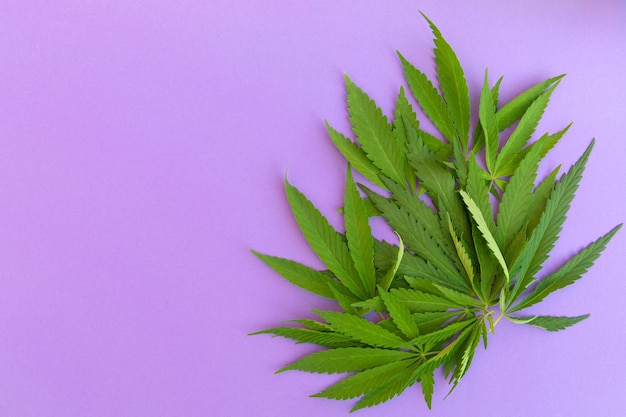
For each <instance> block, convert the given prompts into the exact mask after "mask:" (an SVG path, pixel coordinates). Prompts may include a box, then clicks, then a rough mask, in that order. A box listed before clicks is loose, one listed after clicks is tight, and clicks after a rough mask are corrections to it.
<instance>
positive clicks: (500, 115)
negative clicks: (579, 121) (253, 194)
mask: <svg viewBox="0 0 626 417" xmlns="http://www.w3.org/2000/svg"><path fill="white" fill-rule="evenodd" d="M424 18H425V19H426V21H427V24H428V25H429V27H430V29H431V31H432V34H433V37H434V44H435V49H434V55H435V67H436V68H435V69H436V74H437V80H436V81H432V80H430V79H428V77H427V76H426V75H425V73H424V72H422V71H420V70H419V69H417V68H416V67H415V66H414V65H413V64H411V63H410V62H409V61H407V59H406V58H405V57H404V56H403V55H402V54H401V53H399V52H398V56H399V59H400V65H401V66H402V69H403V71H404V75H405V78H406V81H407V84H408V87H409V90H410V92H411V95H412V97H413V99H415V102H416V103H417V105H418V106H419V108H420V109H421V110H422V112H423V114H424V115H425V116H426V117H427V118H428V119H429V120H430V121H431V122H432V125H433V126H434V127H435V129H436V130H438V132H434V133H428V132H426V131H424V130H422V128H421V127H420V122H419V120H418V115H417V114H416V112H415V111H414V109H413V106H412V104H411V101H410V97H407V94H406V93H405V89H404V87H400V89H399V93H398V96H397V99H396V102H395V109H394V111H393V117H392V118H389V119H388V118H387V116H386V115H385V114H383V112H382V110H381V108H380V107H379V106H378V105H377V104H376V103H375V102H374V100H372V99H371V98H370V97H369V96H368V95H367V94H366V93H365V92H364V91H363V90H362V89H361V88H359V87H358V86H357V84H356V83H355V82H354V81H352V79H351V78H349V77H348V76H347V75H345V81H346V90H347V104H348V114H349V120H350V123H351V125H352V131H353V133H354V136H355V138H354V139H352V138H350V137H348V136H345V135H344V134H342V133H340V132H338V131H337V130H335V129H334V128H332V127H331V126H330V124H329V123H328V122H326V127H327V130H328V133H329V136H330V139H331V141H332V143H333V144H334V145H335V146H336V147H337V149H338V151H339V152H340V153H341V154H342V155H343V157H344V158H345V159H346V162H347V169H346V176H345V189H344V200H343V205H342V208H341V209H340V212H341V213H342V214H343V220H344V230H343V231H340V230H336V229H335V228H334V227H333V226H331V224H330V222H329V221H328V220H327V218H326V217H325V216H324V215H323V214H322V213H321V212H320V211H319V210H318V209H317V208H316V207H315V205H314V204H313V202H312V201H310V200H309V199H308V198H307V197H306V196H305V195H304V194H303V193H301V192H300V191H299V190H298V188H296V187H295V186H294V185H292V184H291V183H289V182H288V181H287V180H285V190H286V194H287V199H288V201H289V204H290V206H291V209H292V211H293V215H294V217H295V219H296V222H297V223H298V225H299V227H300V229H301V230H302V233H303V235H304V238H305V239H306V240H307V242H308V243H309V245H310V246H311V249H312V250H313V252H314V253H315V254H316V255H317V256H318V257H319V259H320V260H321V261H322V262H323V263H324V265H325V267H326V269H324V270H321V271H318V270H315V269H313V268H311V267H309V266H306V265H304V264H301V263H299V262H296V261H292V260H288V259H284V258H280V257H276V256H271V255H266V254H262V253H260V252H256V251H253V253H254V255H255V256H257V257H258V258H259V259H260V260H261V261H263V262H264V263H265V264H267V265H268V266H269V267H270V268H272V269H273V270H274V271H276V272H277V273H278V274H280V275H282V276H283V277H284V278H286V279H287V280H288V281H290V282H291V283H293V284H295V285H297V286H299V287H301V288H303V289H305V290H307V291H309V292H312V293H314V294H317V295H320V296H322V297H326V298H330V299H332V300H335V301H336V302H337V310H340V311H319V310H313V312H314V313H315V314H316V315H317V316H318V317H319V318H318V319H317V320H312V319H310V318H309V319H297V320H291V323H292V325H287V326H282V327H274V328H270V329H266V330H262V331H259V332H256V333H253V334H271V335H274V336H279V337H285V338H288V339H292V340H294V341H295V342H296V343H312V344H315V345H318V346H321V347H323V348H325V349H324V350H320V351H317V352H314V353H311V354H309V355H307V356H305V357H303V358H300V359H298V360H296V361H294V362H292V363H290V364H288V365H286V366H284V367H282V368H281V369H279V370H278V372H279V373H280V372H285V371H292V370H299V371H305V372H311V373H328V374H347V376H346V377H345V378H343V379H341V380H340V381H338V382H337V383H335V384H334V385H331V386H330V387H328V388H326V389H324V390H322V391H321V392H319V393H317V394H314V395H313V397H324V398H330V399H352V398H359V399H358V401H357V402H356V404H355V405H354V406H353V408H352V410H351V411H355V410H358V409H361V408H364V407H370V406H373V405H376V404H379V403H381V402H384V401H387V400H389V399H391V398H393V397H395V396H397V395H401V394H402V393H403V392H404V391H405V390H406V389H407V388H409V387H411V386H413V385H415V384H419V385H421V392H422V395H423V396H424V401H425V402H426V404H427V406H428V407H429V408H430V407H431V405H432V398H433V392H434V385H435V371H436V370H437V369H439V368H443V371H444V376H445V378H446V379H447V381H448V382H449V384H450V388H451V389H450V392H452V391H453V390H454V388H455V387H457V386H458V384H459V383H460V382H461V380H462V378H463V377H464V376H465V375H466V374H467V373H468V372H469V370H470V367H471V364H472V361H473V358H474V356H475V355H476V353H477V352H476V351H477V348H478V345H479V344H480V341H481V339H482V341H483V346H484V348H485V349H486V348H487V345H488V338H489V337H490V336H489V334H490V333H491V334H493V333H494V332H495V327H496V326H497V324H498V323H499V322H500V321H501V320H502V319H505V320H509V321H511V322H513V323H516V324H526V325H530V326H535V327H538V328H542V329H545V330H548V331H559V330H563V329H565V328H567V327H569V326H572V325H574V324H577V323H579V322H580V321H582V320H584V319H586V318H587V317H589V315H588V314H583V315H578V316H573V317H566V316H547V315H533V314H529V313H525V310H527V309H528V308H530V307H532V306H534V305H536V304H537V303H539V302H541V301H543V300H544V299H546V298H547V297H548V296H549V295H550V294H552V293H554V292H555V291H557V290H559V289H561V288H564V287H566V286H569V285H571V284H573V283H574V282H575V281H577V280H578V279H580V278H581V277H582V275H583V274H584V273H586V272H587V271H588V270H589V268H591V267H592V266H593V264H594V263H595V262H596V260H597V259H598V257H599V256H600V254H601V253H602V251H603V250H604V249H605V248H606V246H607V244H608V243H609V241H610V240H611V239H612V238H613V237H614V236H615V234H616V233H617V231H618V230H619V229H620V228H621V224H620V225H618V226H616V227H614V228H613V229H611V230H610V231H609V232H607V233H606V234H604V235H602V236H601V237H600V238H598V239H597V240H596V241H594V242H592V243H591V244H589V245H587V246H585V247H584V248H583V249H581V250H580V251H578V252H577V253H576V254H575V255H574V256H572V257H571V258H570V259H569V260H567V261H565V262H564V263H563V264H562V265H561V266H560V267H559V268H557V269H556V270H555V271H552V272H550V273H542V265H543V263H544V262H545V261H546V259H547V258H548V256H549V254H550V252H551V251H552V249H553V248H554V246H555V245H556V243H557V240H558V237H559V233H560V231H561V229H562V227H563V225H564V222H565V219H566V215H567V211H568V210H569V208H570V205H571V203H572V201H573V199H574V195H575V192H576V190H577V189H578V185H579V183H580V181H581V180H582V175H583V172H584V169H585V166H586V164H587V162H588V160H589V157H590V154H591V151H592V148H593V146H594V143H595V141H592V142H591V144H590V145H589V147H588V148H587V149H586V150H585V152H584V153H583V154H582V156H581V157H580V158H579V159H578V161H576V163H575V164H574V165H573V166H572V167H570V168H569V170H567V172H565V173H564V174H562V175H561V176H560V177H559V173H560V167H557V168H556V169H554V170H553V171H552V172H551V173H550V174H549V175H547V176H546V177H545V178H542V179H538V178H537V176H538V175H537V173H538V171H539V166H540V164H541V160H542V159H543V158H544V157H545V156H546V154H547V153H548V152H549V151H550V150H551V149H552V148H553V147H554V146H555V145H556V143H557V142H559V141H560V140H561V139H562V138H563V136H564V135H565V133H566V132H567V131H568V129H569V126H570V125H568V126H566V127H565V128H563V129H562V130H560V131H558V132H556V133H544V134H542V135H541V136H540V137H539V138H537V139H533V136H534V135H535V131H536V129H537V126H538V125H539V121H540V119H541V117H542V115H543V114H544V112H545V111H546V108H547V106H548V104H549V101H550V98H551V97H552V95H553V94H554V92H555V89H556V88H557V86H558V85H559V83H560V81H561V80H562V78H563V75H559V76H557V77H552V78H549V79H547V80H545V81H543V82H540V83H538V84H537V85H535V86H532V87H531V88H529V89H527V90H526V91H523V92H522V93H520V94H519V95H517V96H516V97H515V98H513V99H512V100H510V101H509V102H507V103H501V102H500V89H501V84H502V80H503V78H502V77H500V78H499V79H498V80H497V81H496V83H495V84H493V85H491V84H490V79H489V72H488V71H487V70H485V75H484V78H483V83H482V88H481V91H480V100H479V103H478V109H477V110H478V112H477V113H478V120H477V123H476V125H475V126H474V127H473V129H472V126H470V121H471V120H472V117H471V115H472V113H471V109H470V100H469V91H468V87H467V81H466V80H465V75H464V71H463V68H462V67H461V64H460V62H459V60H458V58H457V56H456V54H455V53H454V51H453V50H452V47H451V46H450V44H449V43H448V42H447V41H446V40H445V39H444V37H443V36H442V34H441V32H440V30H439V29H438V28H437V27H436V26H435V24H434V23H433V22H432V21H431V20H429V19H428V18H427V17H426V16H424ZM507 135H508V137H507ZM353 170H354V171H356V172H358V173H360V174H361V175H362V178H365V179H366V180H367V181H368V183H366V184H362V183H357V182H355V178H359V177H358V176H357V177H355V176H354V175H353ZM374 216H376V217H381V218H382V219H384V221H385V222H386V223H387V225H388V226H390V227H391V229H392V230H393V231H394V233H395V235H396V239H395V242H387V241H384V240H380V239H379V238H377V237H376V236H375V234H376V232H377V230H375V228H373V227H372V226H371V225H370V218H371V217H374ZM372 224H374V223H372Z"/></svg>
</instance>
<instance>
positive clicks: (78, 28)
mask: <svg viewBox="0 0 626 417" xmlns="http://www.w3.org/2000/svg"><path fill="white" fill-rule="evenodd" d="M419 9H421V10H423V11H424V12H425V13H426V14H427V15H429V17H430V18H432V19H433V20H434V21H435V22H436V24H437V25H438V26H439V27H440V29H441V30H442V32H443V34H444V36H445V37H446V38H447V39H448V41H449V42H450V43H451V44H452V46H453V48H454V49H455V50H456V51H457V53H458V56H459V59H460V60H461V63H462V64H463V66H464V67H465V70H466V77H467V79H468V84H469V88H470V95H471V99H472V102H473V104H477V103H478V94H479V92H480V87H481V83H482V79H483V74H484V69H485V67H489V71H490V74H491V75H492V82H493V81H495V80H496V78H497V77H498V76H500V75H502V74H504V75H505V78H504V82H503V85H502V98H503V99H507V98H511V97H513V96H514V95H515V94H516V93H519V92H520V91H522V90H523V89H525V88H527V87H529V86H530V85H532V84H533V83H536V82H538V81H540V80H542V79H545V78H548V77H550V76H553V75H557V74H561V73H564V72H565V73H567V74H568V75H567V77H566V78H565V79H564V81H563V82H562V83H561V85H560V86H559V88H558V89H557V91H556V92H555V94H554V97H553V100H552V102H551V105H550V106H549V108H548V111H547V112H546V115H545V119H544V120H543V121H542V123H541V125H540V126H539V131H540V133H543V132H544V131H552V132H553V131H556V130H558V129H560V128H562V127H564V126H565V125H566V124H568V123H569V122H570V121H574V122H575V124H574V125H573V127H572V128H571V129H570V131H569V133H568V134H567V136H566V138H565V139H564V140H563V141H562V143H560V144H559V145H558V146H557V147H556V148H555V150H554V151H553V152H552V153H551V154H550V155H549V157H548V158H546V160H545V162H544V164H543V165H542V169H543V170H544V172H547V171H548V170H550V169H552V168H554V167H555V166H556V165H558V164H563V165H564V166H569V165H570V164H571V163H573V162H574V161H575V159H576V158H577V157H578V155H580V153H582V151H583V150H584V148H585V147H586V145H587V144H588V142H589V141H590V140H591V139H592V138H594V137H595V138H597V144H596V148H595V150H594V152H593V154H592V157H591V159H590V161H589V164H588V168H587V171H586V173H585V177H584V179H583V182H582V185H581V187H580V189H579V191H578V194H577V198H576V199H575V200H574V204H573V206H572V209H571V212H570V215H569V217H568V220H567V222H566V225H565V230H564V231H563V233H562V237H563V239H562V241H561V243H560V246H558V247H557V248H556V250H555V251H554V257H553V258H552V259H551V261H550V262H551V263H550V265H552V266H554V265H557V264H558V263H559V262H562V260H563V259H565V257H566V256H567V255H571V254H572V253H574V252H575V251H576V250H578V249H580V248H581V247H582V246H583V245H584V244H586V243H588V242H590V241H591V240H592V239H595V238H596V237H597V236H599V235H601V234H602V233H604V232H605V231H607V230H608V229H609V228H610V227H612V226H613V225H615V224H617V223H619V222H622V221H624V220H625V219H626V210H625V208H626V189H625V186H624V177H625V176H626V165H625V164H624V155H626V140H625V132H626V117H624V109H625V108H626V77H625V76H624V68H626V2H624V1H623V0H603V1H597V0H570V1H564V0H563V1H557V0H553V1H547V0H530V1H528V0H527V1H522V2H520V1H518V2H502V1H498V0H489V1H478V0H467V1H452V0H437V1H435V0H429V1H420V2H418V1H408V0H404V1H393V2H383V1H365V0H361V1H326V0H322V1H308V2H305V1H299V2H294V1H284V0H276V1H268V2H261V1H252V0H247V1H245V0H244V1H232V0H230V1H226V0H210V1H208V2H206V1H191V0H181V1H121V0H111V1H91V2H89V1H69V0H58V1H47V2H44V1H31V2H17V1H10V2H9V1H5V2H3V3H2V4H1V5H0V416H3V417H79V416H90V417H105V416H106V417H111V416H116V417H135V416H151V417H160V416H168V417H170V416H171V417H175V416H176V417H177V416H187V417H196V416H215V417H222V416H235V417H239V416H255V417H263V416H268V417H269V416H296V415H297V416H303V417H306V416H327V417H331V416H344V415H347V412H348V410H349V409H350V407H351V404H353V402H335V401H329V400H324V399H317V398H308V395H310V394H313V393H315V392H317V391H319V390H321V389H322V388H324V387H326V386H327V385H328V384H330V383H331V382H333V381H336V380H337V376H324V375H311V374H305V373H298V372H287V373H283V374H280V375H274V371H275V370H276V369H278V368H279V367H281V366H284V365H285V364H286V363H288V362H290V361H292V360H295V359H297V358H299V357H301V356H302V355H304V354H305V353H307V352H311V351H312V349H313V348H312V347H309V346H305V345H294V344H293V343H292V342H291V341H288V340H285V339H279V338H276V339H272V338H270V337H269V336H256V337H249V336H246V334H247V333H249V332H253V331H256V330H260V329H263V328H267V327H271V326H275V325H279V324H280V322H281V321H282V320H287V319H293V318H299V317H308V316H310V310H311V309H312V308H330V307H331V304H330V303H329V302H328V301H325V300H323V299H321V298H319V297H316V296H312V295H309V294H307V293H305V292H304V291H303V290H300V289H299V288H297V287H294V286H292V285H291V284H289V283H288V282H286V281H284V280H283V279H282V278H280V277H279V276H278V275H276V274H275V273H273V272H272V271H271V270H269V268H267V267H265V266H264V265H263V264H262V263H261V262H259V261H258V260H257V259H255V258H254V257H253V256H252V255H251V254H250V253H249V249H250V248H255V249H257V250H259V251H262V252H265V253H270V254H274V255H278V256H283V257H287V258H292V259H297V260H299V261H301V262H305V263H308V264H310V265H313V266H319V261H318V260H317V259H315V257H314V255H313V254H312V252H311V251H310V250H309V248H308V247H307V245H306V244H305V242H304V240H303V237H302V236H301V234H300V232H299V230H298V229H297V226H296V223H295V221H294V220H293V219H292V217H291V215H290V211H289V207H288V204H287V201H286V198H285V196H284V191H283V183H282V181H283V177H284V175H285V172H286V171H287V170H288V176H289V179H290V181H291V182H292V183H294V184H295V185H297V186H298V187H299V188H300V189H302V190H303V191H304V192H306V193H307V195H308V196H309V197H310V198H311V199H312V200H313V201H314V202H315V203H316V204H317V205H318V207H320V209H321V210H322V211H323V212H324V213H325V214H327V215H328V216H329V217H330V218H331V220H332V221H333V222H334V223H335V224H336V225H340V224H341V222H340V220H341V218H340V217H339V215H338V214H337V213H336V209H337V208H338V207H339V206H340V204H341V199H342V188H343V181H344V173H345V163H344V161H343V160H342V158H341V157H340V155H339V154H338V152H337V151H336V150H335V149H334V148H333V146H332V144H331V142H330V140H329V138H328V137H327V135H326V133H325V129H324V123H323V121H324V119H327V120H328V121H329V122H331V123H332V124H333V125H334V126H335V127H337V128H338V129H340V130H342V131H344V132H347V131H348V124H347V120H346V106H345V103H344V98H345V92H344V86H343V72H347V73H348V74H349V75H350V76H351V78H352V79H353V80H354V81H355V82H356V83H357V84H359V85H360V86H361V87H363V88H364V89H365V90H366V91H367V92H368V93H369V94H370V95H371V96H372V97H373V98H375V99H376V100H377V101H378V102H379V103H380V105H381V106H382V107H383V109H384V110H385V111H386V112H389V111H390V110H391V107H392V104H393V100H394V98H395V95H396V94H397V91H398V88H399V86H400V85H402V84H404V81H403V79H402V72H401V68H400V65H399V62H398V60H397V57H396V55H395V51H396V50H400V51H402V52H403V54H404V55H405V56H406V57H407V58H408V59H409V60H411V61H412V62H413V63H415V64H416V65H417V66H418V67H420V68H422V69H423V70H425V71H426V72H427V73H428V74H432V73H433V62H432V41H431V39H432V37H431V34H430V32H429V29H428V27H427V25H426V24H425V22H424V20H423V19H422V18H421V16H420V15H419V12H418V10H419ZM624 239H625V237H624V233H623V232H622V234H620V235H618V236H617V237H616V238H615V240H614V241H613V242H612V243H611V245H610V246H609V248H608V249H607V250H606V252H605V253H604V254H603V256H602V257H601V258H600V260H599V262H598V263H597V265H596V266H594V268H593V269H592V270H591V271H590V272H589V273H588V274H587V275H586V276H585V277H584V278H583V279H582V280H581V281H579V282H578V283H577V284H576V285H574V286H571V287H568V288H567V289H565V290H562V291H561V292H560V293H558V294H555V295H553V296H551V297H549V298H548V299H547V300H546V301H545V302H544V303H543V304H541V305H540V306H537V308H536V310H535V311H538V312H542V313H550V314H557V315H558V314H569V315H578V314H584V313H591V318H590V319H588V320H586V321H585V322H583V323H581V324H579V325H577V326H575V327H573V328H571V329H568V330H567V331H565V332H560V333H548V332H544V331H541V330H539V329H535V328H530V327H525V326H518V325H513V324H510V323H504V322H503V323H501V324H500V325H499V326H498V328H497V332H496V336H495V337H493V338H492V339H491V342H490V346H489V349H488V350H487V351H484V350H482V349H479V350H478V352H477V355H476V357H475V360H474V364H473V366H472V368H471V370H470V372H469V373H468V375H467V376H466V378H465V379H464V380H463V381H462V383H461V384H460V386H459V387H458V388H457V389H456V391H455V392H454V394H453V395H452V396H450V397H448V398H447V399H446V400H445V401H444V400H443V397H444V396H445V394H446V393H447V386H446V385H445V384H444V383H443V381H442V379H441V376H439V377H438V379H437V381H436V386H435V388H436V393H435V399H434V402H433V408H434V410H433V411H431V412H429V411H428V410H427V408H426V406H425V405H424V403H423V400H422V398H421V394H420V392H419V390H418V389H417V388H415V387H413V388H411V389H409V390H408V391H407V392H406V393H405V394H404V395H402V396H401V397H400V398H396V399H395V400H393V401H391V402H389V403H387V404H385V405H383V406H380V407H377V408H374V409H368V410H363V411H360V412H359V413H358V414H359V415H361V416H382V415H385V416H397V417H400V416H418V415H433V416H435V415H436V416H437V417H451V416H461V415H462V416H480V417H503V416H506V417H517V416H520V417H521V416H568V417H582V416H621V415H626V396H625V395H624V390H625V389H626V359H625V355H624V352H625V350H624V346H625V345H626V330H624V329H625V327H624V323H625V322H626V308H625V303H624V294H626V280H625V279H624V273H623V267H622V264H621V261H622V260H623V256H624V250H623V249H624V245H625V240H624Z"/></svg>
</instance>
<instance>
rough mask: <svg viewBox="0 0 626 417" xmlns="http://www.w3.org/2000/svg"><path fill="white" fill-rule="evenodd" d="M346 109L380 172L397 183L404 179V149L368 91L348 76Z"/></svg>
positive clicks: (368, 155)
mask: <svg viewBox="0 0 626 417" xmlns="http://www.w3.org/2000/svg"><path fill="white" fill-rule="evenodd" d="M345 78H346V88H347V90H348V112H349V113H350V123H351V124H352V128H353V130H354V134H355V135H356V136H357V139H358V141H359V142H360V143H361V148H362V149H363V150H364V151H365V153H366V154H367V157H368V158H369V159H370V160H371V161H372V162H373V163H374V165H376V166H377V167H378V168H379V169H380V170H381V171H382V173H383V174H385V175H386V176H388V177H389V178H391V179H393V180H394V181H396V182H398V183H402V182H403V181H404V180H405V176H404V167H405V163H406V162H405V159H404V152H403V151H402V149H401V147H400V145H399V144H398V142H397V141H396V140H395V138H394V136H393V130H392V126H391V125H390V124H389V122H388V121H387V118H386V117H385V116H384V115H383V113H382V110H381V109H380V108H378V107H377V106H376V103H374V101H372V100H371V99H370V98H369V97H368V96H367V94H365V93H364V92H363V91H362V90H361V89H360V88H359V87H357V86H356V85H355V84H354V83H353V82H352V81H351V80H350V78H348V76H347V75H346V76H345Z"/></svg>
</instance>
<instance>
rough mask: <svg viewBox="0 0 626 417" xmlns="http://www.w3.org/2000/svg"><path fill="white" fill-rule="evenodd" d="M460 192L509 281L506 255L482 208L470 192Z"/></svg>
mask: <svg viewBox="0 0 626 417" xmlns="http://www.w3.org/2000/svg"><path fill="white" fill-rule="evenodd" d="M460 194H461V197H462V198H463V201H464V202H465V205H466V206H467V209H468V210H469V212H470V213H471V215H472V218H473V219H474V221H475V222H476V226H477V227H478V230H480V232H481V233H482V235H483V237H484V238H485V241H486V242H487V246H488V247H489V249H490V250H491V253H492V254H493V255H494V256H495V257H496V259H497V260H498V262H499V263H500V267H501V268H502V271H503V272H504V275H505V276H506V278H507V281H508V279H509V269H508V267H507V265H506V261H505V260H504V256H503V255H502V252H501V251H500V248H499V247H498V244H497V243H496V240H495V238H494V237H493V235H492V234H491V231H490V230H489V227H488V226H487V223H486V221H485V218H484V217H483V214H482V212H481V211H480V208H479V207H478V206H477V205H476V203H475V202H474V200H472V197H470V196H469V194H467V193H466V192H465V191H463V190H461V191H460Z"/></svg>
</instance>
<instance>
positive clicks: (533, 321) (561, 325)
mask: <svg viewBox="0 0 626 417" xmlns="http://www.w3.org/2000/svg"><path fill="white" fill-rule="evenodd" d="M587 317H589V314H585V315H584V316H577V317H563V316H561V317H554V316H531V317H509V319H510V320H511V321H513V322H515V323H519V324H528V325H531V326H535V327H541V328H542V329H546V330H548V331H550V332H558V331H559V330H563V329H565V328H567V327H570V326H573V325H575V324H576V323H580V322H581V321H583V320H584V319H586V318H587Z"/></svg>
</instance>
